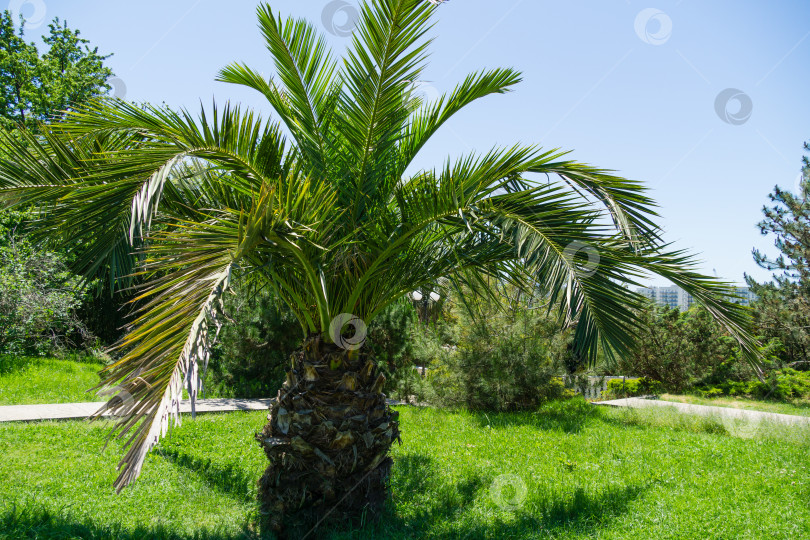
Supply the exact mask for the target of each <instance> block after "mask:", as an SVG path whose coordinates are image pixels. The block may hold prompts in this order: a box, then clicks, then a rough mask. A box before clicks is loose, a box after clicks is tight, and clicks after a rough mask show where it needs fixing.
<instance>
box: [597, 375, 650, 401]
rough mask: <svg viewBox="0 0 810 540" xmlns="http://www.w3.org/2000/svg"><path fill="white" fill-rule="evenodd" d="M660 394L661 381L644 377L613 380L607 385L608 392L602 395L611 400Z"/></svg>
mask: <svg viewBox="0 0 810 540" xmlns="http://www.w3.org/2000/svg"><path fill="white" fill-rule="evenodd" d="M660 393H661V383H660V382H659V381H655V380H653V379H648V378H646V377H642V378H640V379H611V380H609V381H608V383H607V390H606V391H605V392H603V394H602V395H603V396H605V397H609V398H625V397H632V396H648V395H658V394H660Z"/></svg>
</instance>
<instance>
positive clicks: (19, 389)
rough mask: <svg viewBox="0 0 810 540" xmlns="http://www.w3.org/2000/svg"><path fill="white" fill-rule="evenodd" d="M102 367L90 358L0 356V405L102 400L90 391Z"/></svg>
mask: <svg viewBox="0 0 810 540" xmlns="http://www.w3.org/2000/svg"><path fill="white" fill-rule="evenodd" d="M103 367H104V364H102V363H100V362H98V361H94V360H92V359H88V360H86V361H85V360H82V361H77V360H75V359H67V360H60V359H57V358H33V357H15V356H7V355H2V356H0V405H27V404H34V403H75V402H83V401H103V398H99V397H98V396H97V395H96V394H95V393H93V392H87V390H88V389H89V388H92V387H94V386H96V385H97V384H98V383H99V377H98V371H99V370H100V369H101V368H103Z"/></svg>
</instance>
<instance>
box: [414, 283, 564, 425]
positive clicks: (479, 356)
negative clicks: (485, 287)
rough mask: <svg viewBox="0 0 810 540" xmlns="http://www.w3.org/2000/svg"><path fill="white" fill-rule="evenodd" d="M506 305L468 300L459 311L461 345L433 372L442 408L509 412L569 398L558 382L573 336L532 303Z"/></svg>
mask: <svg viewBox="0 0 810 540" xmlns="http://www.w3.org/2000/svg"><path fill="white" fill-rule="evenodd" d="M502 302H503V303H502V304H501V305H498V304H497V303H495V302H494V301H477V302H474V301H473V300H471V299H467V304H466V306H465V307H464V309H459V310H458V321H459V322H458V327H457V332H458V344H457V346H456V347H452V346H450V347H445V348H443V351H442V352H441V353H440V354H439V355H438V356H437V358H436V360H435V363H434V368H433V369H432V370H431V371H430V372H429V373H430V377H429V381H430V383H431V388H432V392H433V397H434V400H435V401H436V402H437V403H438V404H441V405H445V406H450V407H465V408H468V409H471V410H494V411H509V410H520V409H534V408H537V407H538V406H539V405H540V404H541V403H543V402H545V401H548V400H551V399H557V398H560V397H564V396H566V395H568V394H570V392H567V391H566V390H565V387H564V385H563V384H562V381H561V380H560V379H559V377H558V376H557V375H558V373H559V372H560V369H561V365H562V360H563V358H564V357H565V355H566V353H567V345H568V339H569V338H568V335H567V334H566V333H561V332H560V331H559V328H558V325H557V323H556V321H555V320H554V319H553V318H551V317H549V316H547V315H546V314H545V312H541V311H540V310H532V309H530V308H529V307H528V305H527V304H528V303H527V302H520V301H514V299H512V301H511V302H509V301H508V297H506V296H504V297H503V300H502Z"/></svg>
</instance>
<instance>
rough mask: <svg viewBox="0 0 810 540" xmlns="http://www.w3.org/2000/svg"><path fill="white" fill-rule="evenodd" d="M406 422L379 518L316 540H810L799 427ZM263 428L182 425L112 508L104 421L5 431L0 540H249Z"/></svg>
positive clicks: (579, 407) (224, 417) (543, 420)
mask: <svg viewBox="0 0 810 540" xmlns="http://www.w3.org/2000/svg"><path fill="white" fill-rule="evenodd" d="M400 411H401V427H402V438H403V442H404V444H403V445H402V446H396V447H395V448H394V450H393V454H394V460H395V463H394V469H393V478H392V489H393V500H392V502H391V504H390V507H389V509H388V510H387V513H386V515H385V517H384V519H383V520H382V521H380V522H379V523H376V524H374V525H370V526H367V527H365V528H364V529H362V530H356V531H337V532H335V531H319V534H318V535H316V536H313V537H322V538H334V539H349V538H351V539H385V538H400V539H409V538H456V539H478V538H481V539H483V538H492V539H500V538H548V537H551V538H603V539H608V538H611V539H625V538H635V539H640V538H786V539H787V538H789V539H795V538H808V537H810V506H809V503H808V501H810V474H808V473H810V471H808V467H809V466H810V459H808V450H810V440H808V432H807V431H806V430H804V431H803V430H800V429H799V428H796V429H793V430H792V431H790V432H784V433H775V432H774V433H771V432H763V433H760V434H758V436H757V437H756V438H752V439H741V438H736V437H731V436H729V435H728V434H727V433H726V432H725V430H724V427H723V425H722V424H718V423H717V422H716V421H715V420H712V419H707V418H695V417H689V416H678V415H675V414H669V413H667V411H638V410H608V409H603V408H600V407H596V406H593V405H589V404H586V403H584V402H583V401H582V400H580V399H575V400H571V401H569V402H564V403H553V404H550V405H548V406H547V407H544V408H543V409H541V410H540V411H539V412H537V413H521V414H471V413H453V412H446V411H440V410H435V409H430V408H425V409H418V408H412V407H402V408H400ZM264 421H265V413H263V412H255V413H229V414H221V415H204V416H203V415H201V416H199V417H198V418H197V419H196V420H193V421H192V420H191V419H190V418H186V420H185V421H184V423H183V425H182V426H181V427H180V428H178V429H175V430H173V431H172V432H171V434H170V436H169V437H168V438H167V439H165V440H164V441H163V442H162V443H161V444H160V445H159V447H158V448H157V449H156V450H155V451H153V453H152V454H150V455H149V457H148V458H147V461H146V464H145V467H144V471H143V474H142V476H141V478H140V480H138V482H137V483H136V484H135V485H134V486H131V487H130V488H127V489H125V490H124V491H123V492H122V493H121V494H120V495H115V494H114V492H113V490H112V488H111V485H112V482H113V480H114V478H115V476H116V472H115V464H116V462H117V460H118V459H119V457H120V451H119V447H118V445H117V444H115V443H113V444H110V446H109V447H108V448H107V449H106V450H105V449H104V441H105V433H106V430H107V428H108V427H109V424H107V423H106V421H103V422H97V423H92V424H88V423H85V422H74V421H70V422H41V423H26V424H16V423H14V424H0V455H2V456H3V457H2V459H0V538H20V537H22V538H131V539H135V538H204V537H210V538H228V539H231V538H233V539H235V538H251V537H254V536H255V535H256V534H258V533H256V532H255V527H253V526H252V525H251V524H252V523H254V522H255V518H256V504H255V502H254V498H255V482H256V480H257V479H258V477H259V476H260V474H261V472H262V470H263V468H264V466H265V458H264V456H263V454H262V452H261V451H260V449H259V447H258V445H257V444H256V443H255V442H254V441H253V439H252V435H253V433H254V432H255V431H257V430H258V429H260V428H261V426H262V424H263V422H264ZM498 494H500V495H498ZM313 537H310V538H313Z"/></svg>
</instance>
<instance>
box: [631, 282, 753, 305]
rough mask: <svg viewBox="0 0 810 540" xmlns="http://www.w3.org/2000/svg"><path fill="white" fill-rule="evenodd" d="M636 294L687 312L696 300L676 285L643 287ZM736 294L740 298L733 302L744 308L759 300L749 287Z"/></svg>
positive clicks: (738, 290)
mask: <svg viewBox="0 0 810 540" xmlns="http://www.w3.org/2000/svg"><path fill="white" fill-rule="evenodd" d="M636 292H637V293H639V294H640V295H642V296H645V297H647V298H649V299H650V300H652V301H653V302H654V303H655V304H657V305H659V306H669V307H671V308H673V309H674V308H678V309H680V310H681V311H686V310H687V309H689V308H690V307H692V304H694V303H695V299H694V298H692V295H691V294H689V293H688V292H686V291H684V290H683V289H681V288H680V287H678V286H676V285H673V286H671V287H641V288H639V289H637V290H636ZM734 293H735V294H736V295H737V296H739V297H740V298H733V299H732V300H733V301H734V302H736V303H738V304H742V305H744V306H748V305H750V304H751V302H753V301H754V300H756V299H757V296H756V295H755V294H754V293H752V292H751V289H749V288H748V287H735V289H734Z"/></svg>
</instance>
